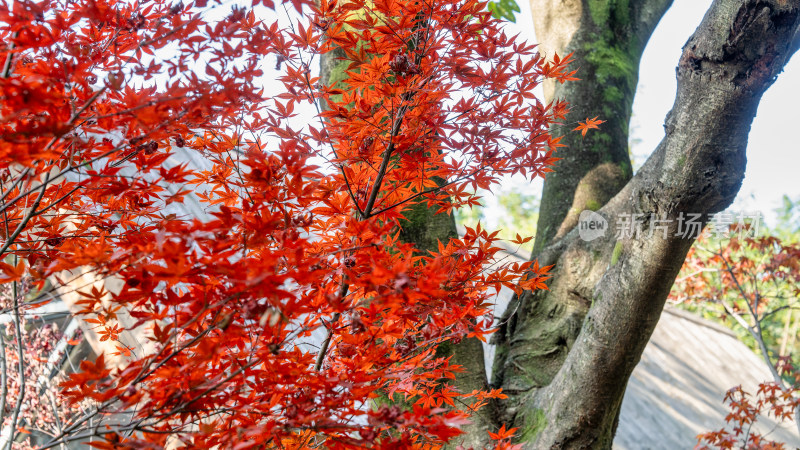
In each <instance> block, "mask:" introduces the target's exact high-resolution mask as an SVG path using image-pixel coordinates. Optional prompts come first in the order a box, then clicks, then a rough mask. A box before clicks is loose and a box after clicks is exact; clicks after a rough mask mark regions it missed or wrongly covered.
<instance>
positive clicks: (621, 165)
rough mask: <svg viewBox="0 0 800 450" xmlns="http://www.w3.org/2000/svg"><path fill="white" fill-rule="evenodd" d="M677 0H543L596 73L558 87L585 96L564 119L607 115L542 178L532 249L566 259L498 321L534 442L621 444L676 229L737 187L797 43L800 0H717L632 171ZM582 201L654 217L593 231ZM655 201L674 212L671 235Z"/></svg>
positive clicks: (542, 8)
mask: <svg viewBox="0 0 800 450" xmlns="http://www.w3.org/2000/svg"><path fill="white" fill-rule="evenodd" d="M669 3H670V2H669V1H661V2H659V1H655V0H654V1H646V0H645V1H634V0H630V1H619V0H618V1H600V0H597V1H593V0H584V1H580V0H566V1H560V0H559V1H555V0H553V1H549V0H534V1H533V5H534V15H535V20H536V23H537V34H538V36H539V39H540V40H543V41H544V42H545V43H548V44H547V45H545V47H546V48H550V49H551V50H553V49H558V48H563V49H564V51H559V54H563V53H567V52H569V51H574V52H575V56H576V63H575V65H576V66H578V67H580V68H581V74H580V76H581V78H582V79H583V81H581V82H575V83H573V84H572V85H571V86H570V83H568V84H565V85H564V86H563V87H562V86H552V87H551V90H550V91H549V95H552V96H560V97H562V98H566V99H567V100H568V101H570V103H571V106H572V112H571V113H570V114H571V115H570V116H569V118H568V120H567V124H565V125H564V127H563V128H556V129H554V130H553V131H554V133H556V134H559V133H565V132H566V131H567V129H569V128H570V127H572V128H574V123H571V122H572V121H578V120H585V119H586V118H587V117H588V118H591V117H594V116H596V115H600V116H601V118H603V119H605V120H607V122H606V123H605V124H603V125H602V126H601V132H600V133H596V134H595V135H594V136H592V134H591V133H590V134H588V135H587V137H586V139H582V138H581V136H580V135H578V134H577V133H572V134H571V135H567V136H566V137H565V140H564V142H565V143H567V144H568V145H569V148H568V149H566V150H563V151H561V150H560V151H559V153H558V155H557V156H560V157H562V158H564V159H563V160H562V161H560V162H559V164H558V165H557V167H556V171H555V172H554V173H553V174H551V175H548V179H547V180H546V181H545V190H544V194H543V196H544V197H543V200H542V210H541V211H540V221H539V227H538V228H539V233H538V235H537V242H536V245H535V250H534V256H535V257H536V258H537V259H538V260H539V263H540V264H555V268H554V270H553V277H552V280H551V282H550V284H549V291H537V292H535V293H525V294H524V295H522V296H521V297H520V298H518V299H515V300H514V303H512V305H510V306H509V308H508V313H507V315H506V317H504V320H503V323H504V325H503V326H502V327H501V329H500V331H499V332H498V334H497V335H496V341H497V344H498V351H497V359H496V361H495V364H494V367H495V371H496V376H495V379H494V380H493V384H495V385H496V386H502V387H503V388H504V390H505V393H506V394H508V395H509V399H508V401H507V402H506V403H505V404H503V405H502V412H503V414H504V415H503V416H502V417H501V420H504V421H507V422H509V423H510V424H511V425H512V426H517V427H520V436H523V438H522V442H523V443H524V446H525V447H524V448H531V449H542V448H559V449H560V448H611V445H612V442H613V437H614V432H615V429H616V425H617V422H618V420H619V410H620V406H621V403H622V398H623V396H624V392H625V387H626V384H627V381H628V378H629V376H630V374H631V372H632V371H633V369H634V367H635V366H636V364H637V363H638V361H639V358H640V356H641V353H642V351H643V350H644V347H645V345H646V344H647V341H648V339H649V338H650V335H651V333H652V331H653V329H654V328H655V325H656V323H657V322H658V318H659V317H660V314H661V310H662V308H663V305H664V302H665V300H666V297H667V295H668V293H669V289H670V287H671V285H672V282H673V281H674V278H675V276H676V275H677V273H678V270H679V269H680V266H681V264H682V262H683V259H684V257H685V255H686V252H687V251H688V249H689V248H690V246H691V244H692V240H691V239H684V238H681V237H679V236H678V235H677V232H676V231H677V230H676V227H677V223H678V220H677V218H678V216H679V215H680V214H681V213H689V212H691V213H700V214H703V217H704V219H706V220H707V219H708V218H709V217H710V215H711V214H713V213H716V212H719V211H721V210H723V209H724V208H725V207H727V206H728V205H730V203H731V202H732V201H733V198H734V197H735V195H736V193H737V192H738V189H739V187H740V185H741V182H742V179H743V177H744V168H745V156H744V155H745V148H746V143H747V133H748V131H749V127H750V123H751V121H752V119H753V117H754V116H755V113H756V108H757V105H758V102H759V101H760V98H761V95H762V94H763V92H764V91H765V90H766V89H767V87H769V85H770V84H771V83H772V82H773V81H774V78H775V76H777V74H778V73H779V72H780V70H781V68H782V67H783V65H784V64H785V62H786V61H787V60H788V58H789V57H790V56H791V54H792V53H793V52H794V51H795V50H796V49H797V46H796V45H795V44H793V43H792V40H793V39H795V36H797V33H798V26H799V25H800V0H790V1H781V0H774V1H764V0H758V1H757V0H745V1H734V0H717V1H715V2H714V3H713V5H712V6H711V8H710V10H709V12H708V13H707V15H706V16H705V18H704V19H703V22H702V23H701V25H700V27H699V28H698V29H697V31H696V32H695V34H694V35H693V36H692V38H691V39H690V40H689V42H688V43H687V45H686V46H685V47H684V52H683V56H682V58H681V60H680V62H679V66H678V70H677V75H678V95H677V98H676V100H675V104H674V106H673V109H672V111H671V112H670V114H669V116H668V117H667V121H666V124H665V132H666V135H665V137H664V140H663V141H662V142H661V144H660V145H659V146H658V148H657V149H656V150H655V151H654V153H653V154H652V156H651V157H650V158H649V159H648V160H647V162H646V163H645V165H644V167H643V168H642V169H641V170H640V171H639V172H638V173H637V174H636V176H634V177H632V178H631V174H630V172H629V170H630V169H629V168H630V165H629V163H628V161H627V133H628V120H629V118H630V105H631V101H632V98H633V92H634V89H635V83H636V81H635V72H636V70H637V67H638V58H639V55H640V54H641V51H642V49H643V48H644V44H645V43H646V41H647V36H649V34H650V33H651V32H652V29H653V27H654V26H655V23H656V22H657V21H658V18H659V17H660V16H661V14H663V12H664V10H665V9H666V8H667V7H668V6H669ZM560 8H564V9H563V11H564V15H560V11H561V9H560ZM537 14H538V15H540V16H539V18H538V19H536V15H537ZM540 23H543V25H541V26H540ZM570 27H572V28H570ZM548 33H552V36H550V37H548ZM548 45H549V47H548ZM559 45H561V46H562V47H558V46H559ZM631 69H632V71H631ZM546 92H547V91H546ZM615 166H616V167H615ZM603 178H605V179H607V180H608V183H607V184H606V185H605V186H602V188H598V187H599V186H601V185H602V184H604V183H602V182H601V180H602V179H603ZM581 208H583V209H591V210H596V211H597V213H598V214H600V215H601V216H603V217H604V218H606V220H608V221H609V223H612V224H613V223H614V220H616V219H617V218H618V217H620V216H622V215H623V214H626V215H627V214H641V215H642V216H641V217H644V218H645V220H644V222H643V223H642V231H643V232H642V233H641V234H639V235H637V236H634V237H632V238H627V239H617V237H616V236H615V235H614V233H607V234H606V235H605V236H603V237H601V238H598V239H595V240H592V241H584V240H583V239H581V238H580V234H579V230H578V229H577V228H576V227H575V224H576V223H577V221H576V220H575V217H574V215H575V214H577V213H580V211H579V209H581ZM654 216H658V217H659V218H660V219H663V220H666V221H667V222H668V223H669V224H670V225H669V226H670V228H669V229H668V230H667V234H666V236H661V235H659V234H657V233H656V232H655V231H656V230H655V229H654V228H655V227H654V223H653V222H652V221H651V220H649V219H650V218H651V217H654ZM651 229H652V231H653V232H652V233H651V232H650V231H651ZM542 414H543V415H544V417H542Z"/></svg>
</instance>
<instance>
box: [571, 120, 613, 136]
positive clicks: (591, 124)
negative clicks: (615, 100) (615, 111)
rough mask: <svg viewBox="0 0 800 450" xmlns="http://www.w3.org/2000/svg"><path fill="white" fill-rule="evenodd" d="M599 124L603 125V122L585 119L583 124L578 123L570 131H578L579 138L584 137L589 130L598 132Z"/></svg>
mask: <svg viewBox="0 0 800 450" xmlns="http://www.w3.org/2000/svg"><path fill="white" fill-rule="evenodd" d="M601 123H605V120H598V119H597V117H595V118H593V119H586V121H585V122H583V123H579V124H578V126H577V127H575V129H574V130H572V131H580V132H581V136H586V132H587V131H589V130H591V129H595V130H599V129H600V127H599V125H600V124H601Z"/></svg>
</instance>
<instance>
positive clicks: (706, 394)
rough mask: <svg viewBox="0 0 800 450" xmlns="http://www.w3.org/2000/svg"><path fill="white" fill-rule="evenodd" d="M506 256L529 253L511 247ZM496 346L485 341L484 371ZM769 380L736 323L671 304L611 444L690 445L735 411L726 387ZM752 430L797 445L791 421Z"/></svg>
mask: <svg viewBox="0 0 800 450" xmlns="http://www.w3.org/2000/svg"><path fill="white" fill-rule="evenodd" d="M502 256H508V257H512V258H515V259H518V260H524V259H525V258H524V257H523V256H522V255H520V254H519V252H515V251H513V250H511V249H509V250H507V251H504V252H503V255H502ZM511 296H512V292H511V291H510V290H504V291H503V292H501V293H500V295H499V296H498V299H497V309H496V311H495V317H500V316H501V315H502V313H503V311H504V310H505V308H506V306H507V305H508V302H509V300H511ZM492 347H493V346H491V345H485V348H484V349H485V356H486V361H487V368H488V369H487V370H490V368H491V361H492V359H493V358H494V348H492ZM770 380H772V375H771V374H770V371H769V369H768V368H767V366H766V364H765V363H764V360H763V359H761V357H760V356H758V355H756V354H755V353H753V351H752V350H750V349H749V348H748V347H747V346H746V345H745V344H743V343H742V342H740V341H739V340H738V339H737V337H736V335H735V334H734V333H733V332H732V331H731V330H729V329H727V328H725V327H723V326H721V325H718V324H716V323H714V322H711V321H708V320H705V319H703V318H701V317H698V316H696V315H694V314H691V313H689V312H685V311H681V310H678V309H675V308H673V307H671V306H667V307H665V308H664V311H663V313H662V314H661V319H660V320H659V322H658V325H657V326H656V329H655V331H654V332H653V335H652V337H651V338H650V342H648V344H647V347H646V348H645V350H644V353H643V354H642V357H641V360H640V361H639V364H638V365H637V366H636V369H634V371H633V374H632V375H631V378H630V380H629V381H628V387H627V390H626V392H625V398H624V399H623V401H622V411H621V412H620V419H619V426H618V428H617V434H616V436H615V438H614V449H616V450H674V449H689V448H693V447H694V446H695V445H696V444H697V435H698V434H700V433H703V432H708V431H713V430H718V429H720V428H723V427H724V426H725V425H726V423H725V416H726V415H727V414H728V413H729V412H730V410H729V409H728V407H727V405H725V404H724V402H723V400H724V398H725V393H726V392H727V391H728V390H729V389H731V388H733V387H735V386H738V385H742V387H743V388H744V389H745V391H747V392H751V393H755V392H756V390H757V389H758V384H759V383H762V382H766V381H770ZM753 431H754V432H758V433H760V434H762V435H766V436H765V437H766V438H767V439H769V440H773V441H777V442H782V443H784V444H786V445H787V448H800V435H798V432H797V428H796V427H795V425H794V422H791V421H785V422H783V423H781V424H778V423H776V422H775V421H774V420H772V418H770V417H759V418H758V421H757V422H756V424H755V425H754V428H753Z"/></svg>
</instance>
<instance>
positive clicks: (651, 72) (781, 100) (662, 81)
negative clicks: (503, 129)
mask: <svg viewBox="0 0 800 450" xmlns="http://www.w3.org/2000/svg"><path fill="white" fill-rule="evenodd" d="M710 4H711V1H710V0H676V1H675V2H674V3H673V5H672V7H671V8H670V9H669V11H667V13H666V15H665V16H664V17H663V18H662V20H661V22H660V23H659V24H658V27H657V28H656V31H655V33H654V34H653V36H652V37H651V38H650V41H649V42H648V45H647V48H646V49H645V52H644V55H643V56H642V61H641V64H640V67H639V68H640V72H639V85H638V88H637V91H636V97H635V101H634V104H633V118H632V120H631V152H632V154H633V160H634V169H636V168H638V167H640V166H641V165H642V164H643V163H644V161H645V160H646V159H647V157H648V156H649V155H650V153H651V152H652V151H653V150H654V149H655V148H656V146H657V145H658V143H659V142H660V141H661V139H662V138H663V136H664V129H663V123H664V118H665V117H666V116H667V113H668V112H669V110H670V109H671V107H672V103H673V101H674V100H675V92H676V89H677V81H676V79H675V67H676V66H677V64H678V59H679V58H680V55H681V49H682V47H683V45H684V44H685V43H686V41H687V40H688V39H689V37H690V36H691V35H692V33H693V32H694V30H695V28H697V26H698V25H699V24H700V21H701V20H702V18H703V15H704V14H705V12H706V11H707V10H708V7H709V5H710ZM519 6H520V9H521V12H520V13H518V14H517V20H516V23H514V24H509V25H508V31H509V32H510V33H511V34H513V33H520V37H523V38H525V39H528V40H530V41H532V42H536V38H535V33H534V29H533V21H532V18H531V10H530V6H529V4H527V2H526V0H520V1H519ZM578 76H579V77H580V74H578ZM798 103H800V56H795V58H794V59H792V60H791V61H790V62H789V64H787V65H786V67H785V69H784V72H783V73H782V74H781V75H780V76H779V77H778V81H777V82H776V83H775V84H774V85H773V86H772V87H770V88H769V90H768V91H767V93H766V94H765V95H764V97H763V98H762V100H761V104H760V106H759V109H758V115H757V117H756V118H755V120H754V122H753V126H752V129H751V131H750V138H749V141H748V146H747V160H748V161H747V171H746V173H745V180H744V184H743V185H742V188H741V190H740V191H739V195H738V197H737V198H736V200H735V201H734V204H733V205H732V206H731V207H730V208H729V210H731V211H735V212H744V213H755V212H760V213H761V214H763V216H764V217H765V221H766V222H767V224H770V223H774V218H775V213H774V210H775V209H776V208H778V207H779V206H780V205H781V198H782V197H783V195H788V196H789V197H790V198H793V199H797V198H800V174H798V171H800V139H798V138H797V136H796V133H797V129H796V128H795V127H797V126H798V125H797V124H796V123H795V122H796V117H797V114H796V112H795V110H793V109H792V108H793V107H797V106H798ZM541 184H542V181H541V180H537V181H536V182H534V184H533V185H531V184H530V183H528V182H527V181H525V180H522V179H517V178H515V179H509V180H505V182H504V185H503V190H510V189H512V188H515V189H520V188H524V189H525V190H526V191H527V192H541ZM485 200H486V206H487V207H488V208H489V209H492V207H493V206H494V205H496V200H495V199H492V198H489V197H487V198H486V199H485ZM486 216H487V217H491V216H492V215H491V214H486ZM488 225H491V224H488Z"/></svg>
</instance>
